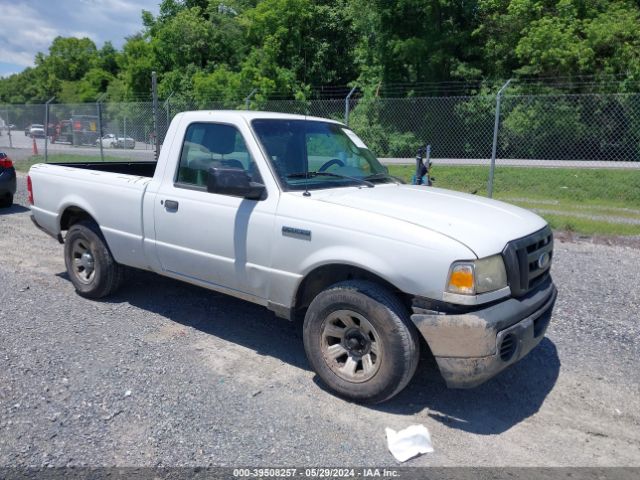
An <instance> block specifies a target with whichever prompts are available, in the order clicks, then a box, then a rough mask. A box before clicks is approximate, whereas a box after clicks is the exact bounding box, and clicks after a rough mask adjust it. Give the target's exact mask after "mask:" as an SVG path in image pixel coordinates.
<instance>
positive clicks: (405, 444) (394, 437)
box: [384, 425, 433, 462]
mask: <svg viewBox="0 0 640 480" xmlns="http://www.w3.org/2000/svg"><path fill="white" fill-rule="evenodd" d="M384 430H385V432H386V433H387V446H388V447H389V451H390V452H391V453H392V454H393V456H394V457H395V458H396V460H398V461H400V462H406V461H407V460H409V459H410V458H413V457H415V456H416V455H420V454H423V453H431V452H433V445H432V444H431V435H430V434H429V430H427V427H425V426H424V425H411V426H410V427H407V428H405V429H404V430H400V431H398V432H396V431H395V430H392V429H390V428H385V429H384Z"/></svg>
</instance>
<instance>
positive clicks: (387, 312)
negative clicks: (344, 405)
mask: <svg viewBox="0 0 640 480" xmlns="http://www.w3.org/2000/svg"><path fill="white" fill-rule="evenodd" d="M341 312H353V316H352V317H351V320H352V321H354V322H355V323H354V324H353V325H354V326H352V327H349V325H347V324H346V323H344V322H342V321H341V320H340V319H339V318H338V317H340V316H341V315H345V314H344V313H341ZM347 315H349V316H350V314H347ZM336 319H337V320H336ZM327 322H329V323H331V322H337V323H331V326H334V327H335V326H336V325H345V328H344V329H343V330H341V329H342V327H340V326H338V327H337V328H338V329H339V330H340V331H341V332H348V331H349V330H350V329H351V330H354V329H357V328H358V325H360V326H362V324H363V322H365V323H366V324H367V325H368V327H366V328H365V332H366V333H365V335H363V336H362V337H359V338H362V339H363V341H364V342H366V341H367V339H369V340H370V345H373V344H376V345H377V346H376V351H377V352H379V355H378V354H376V355H373V356H369V361H368V368H369V369H370V372H369V374H367V372H366V369H365V365H364V362H363V359H364V358H363V356H362V355H361V354H362V353H366V352H367V350H366V348H367V347H366V346H365V347H363V348H364V349H361V350H359V351H358V352H356V353H355V354H354V353H353V351H351V353H345V354H343V355H347V357H343V358H345V360H344V361H345V364H343V365H342V367H345V368H346V362H348V361H349V357H351V358H352V364H353V359H355V363H357V365H358V367H357V368H358V369H360V373H359V372H358V370H356V371H355V373H352V374H351V375H353V377H354V379H353V380H349V379H346V378H343V377H344V376H343V375H342V374H341V373H340V372H341V371H342V370H343V369H342V368H339V367H340V361H339V360H338V359H335V358H334V359H333V360H332V359H331V358H329V357H330V356H331V355H330V352H329V350H330V349H332V348H334V347H335V345H333V344H332V345H331V346H327V345H328V341H329V340H330V339H333V340H335V342H336V343H337V344H339V345H338V348H339V347H343V349H344V347H345V346H347V343H348V342H347V341H346V340H345V339H347V337H348V333H347V334H344V336H343V337H341V338H340V340H338V337H337V336H336V337H332V336H331V335H327V334H326V332H327V331H328V330H327V328H330V327H328V325H327ZM371 327H372V328H373V333H372V332H371ZM374 333H375V335H374ZM374 338H375V341H374ZM303 339H304V348H305V352H306V354H307V358H308V360H309V363H311V366H312V367H313V369H314V371H315V372H316V373H317V374H318V376H319V377H320V378H321V379H322V381H323V382H324V383H325V384H326V385H327V386H328V387H329V388H330V389H331V390H333V391H334V392H336V393H337V394H338V395H340V396H342V397H345V398H347V399H350V400H354V401H357V402H361V403H380V402H383V401H385V400H388V399H390V398H391V397H393V396H394V395H396V394H397V393H398V392H400V391H401V390H402V389H403V388H404V387H405V386H407V384H408V383H409V381H410V380H411V378H412V377H413V375H414V373H415V371H416V368H417V366H418V361H419V359H420V344H419V337H418V333H417V331H416V328H415V326H414V325H413V323H412V322H411V319H410V318H409V313H408V311H407V309H406V307H405V306H404V305H403V304H402V303H401V302H400V300H399V299H398V298H397V296H395V295H394V294H393V293H391V292H390V291H388V290H387V289H386V288H383V287H381V286H379V285H377V284H375V283H372V282H368V281H363V280H349V281H344V282H340V283H337V284H335V285H333V286H331V287H329V288H328V289H326V290H324V291H323V292H321V293H320V294H319V295H318V296H317V297H316V298H315V299H314V300H313V301H312V302H311V305H309V308H308V310H307V313H306V315H305V319H304V327H303ZM333 340H332V341H333ZM356 344H357V341H356ZM369 353H371V354H373V353H374V350H373V348H372V347H371V346H369ZM358 358H360V360H359V361H358ZM372 358H375V361H376V362H377V365H372V360H371V359H372ZM371 372H373V373H371ZM359 374H361V375H362V378H361V379H360V380H358V381H356V379H355V377H357V375H359ZM368 375H371V377H370V378H368Z"/></svg>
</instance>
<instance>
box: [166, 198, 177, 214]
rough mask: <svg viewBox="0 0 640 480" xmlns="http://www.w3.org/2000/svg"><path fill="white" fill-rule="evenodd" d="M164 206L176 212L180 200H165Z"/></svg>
mask: <svg viewBox="0 0 640 480" xmlns="http://www.w3.org/2000/svg"><path fill="white" fill-rule="evenodd" d="M164 208H165V210H172V211H174V212H175V211H177V210H178V202H176V201H175V200H165V201H164Z"/></svg>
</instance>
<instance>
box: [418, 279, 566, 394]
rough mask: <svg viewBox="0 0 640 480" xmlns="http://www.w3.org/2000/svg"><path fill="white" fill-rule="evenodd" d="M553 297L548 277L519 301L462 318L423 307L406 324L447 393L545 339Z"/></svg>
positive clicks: (501, 367) (494, 371)
mask: <svg viewBox="0 0 640 480" xmlns="http://www.w3.org/2000/svg"><path fill="white" fill-rule="evenodd" d="M556 297H557V290H556V287H555V286H554V285H553V282H552V281H551V278H550V277H549V278H548V280H547V281H545V282H544V283H542V284H541V285H539V286H538V287H537V288H536V289H535V290H534V291H532V292H530V293H529V294H527V295H526V296H524V297H521V298H509V299H507V300H504V301H501V302H499V303H496V304H493V305H490V306H488V307H485V308H481V309H478V310H473V311H468V312H464V313H448V312H446V311H442V309H440V310H431V309H428V308H424V307H425V306H426V305H425V303H424V302H421V301H420V299H416V300H415V301H414V308H413V310H414V314H413V315H412V316H411V320H412V321H413V323H414V324H415V325H416V326H417V327H418V330H419V331H420V333H421V334H422V336H423V337H424V338H425V340H426V341H427V343H428V344H429V348H430V349H431V352H432V353H433V355H434V356H435V358H436V361H437V363H438V367H439V369H440V372H441V374H442V376H443V377H444V379H445V381H446V383H447V386H448V387H450V388H471V387H475V386H477V385H479V384H481V383H483V382H485V381H486V380H488V379H490V378H491V377H493V376H494V375H496V374H497V373H498V372H500V371H502V370H504V369H505V368H506V367H508V366H509V365H511V364H513V363H515V362H517V361H518V360H520V359H521V358H522V357H524V356H525V355H526V354H527V353H529V352H530V351H531V350H532V349H533V348H534V347H535V346H536V345H538V343H540V341H541V340H542V339H543V338H544V334H545V332H546V330H547V326H548V325H549V320H550V319H551V313H552V311H553V307H554V304H555V301H556Z"/></svg>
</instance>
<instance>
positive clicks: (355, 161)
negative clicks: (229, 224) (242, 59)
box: [252, 119, 397, 190]
mask: <svg viewBox="0 0 640 480" xmlns="http://www.w3.org/2000/svg"><path fill="white" fill-rule="evenodd" d="M252 125H253V129H254V131H255V132H256V134H257V136H258V139H259V140H260V142H261V143H262V146H263V147H264V150H265V152H266V153H267V157H268V159H269V161H270V162H271V164H272V166H273V169H274V170H275V172H276V174H277V175H278V177H279V178H280V183H281V185H282V186H283V187H284V188H285V190H304V189H306V188H308V189H309V190H312V189H321V188H334V187H346V186H355V185H358V186H363V185H364V186H368V187H371V186H373V185H374V184H375V183H390V182H393V183H397V180H396V179H395V178H393V177H391V176H390V175H388V173H387V169H386V168H385V167H383V166H382V165H381V164H380V162H379V161H378V160H377V159H376V157H375V156H374V155H373V153H371V152H370V151H369V149H368V148H367V147H366V145H365V144H364V143H363V142H362V140H360V139H359V138H358V136H357V135H356V134H355V133H353V132H352V131H351V130H349V129H348V128H346V127H344V126H342V125H339V124H336V123H330V122H321V121H316V120H283V119H256V120H253V122H252Z"/></svg>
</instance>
